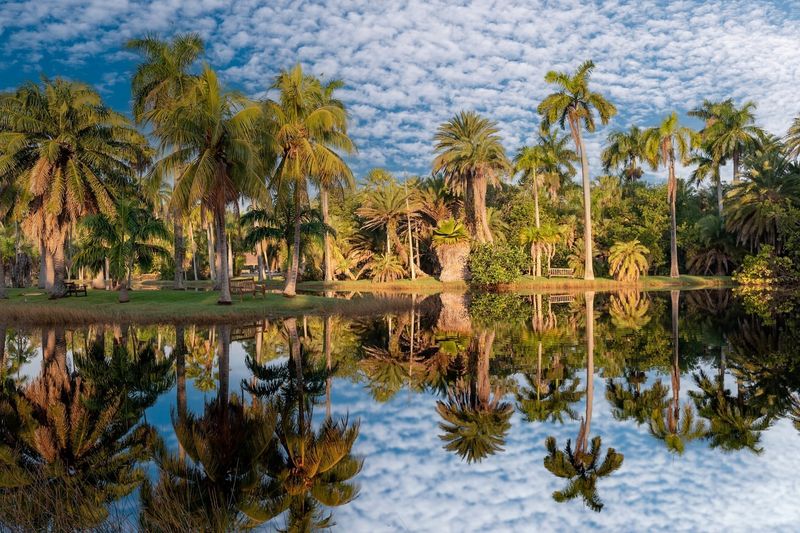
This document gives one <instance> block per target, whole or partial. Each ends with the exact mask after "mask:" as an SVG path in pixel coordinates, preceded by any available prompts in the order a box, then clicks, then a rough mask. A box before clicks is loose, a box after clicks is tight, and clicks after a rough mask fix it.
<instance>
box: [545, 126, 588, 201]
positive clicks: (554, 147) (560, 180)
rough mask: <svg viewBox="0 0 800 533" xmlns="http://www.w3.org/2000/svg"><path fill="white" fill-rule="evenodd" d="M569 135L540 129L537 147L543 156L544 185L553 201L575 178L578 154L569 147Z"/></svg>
mask: <svg viewBox="0 0 800 533" xmlns="http://www.w3.org/2000/svg"><path fill="white" fill-rule="evenodd" d="M569 142H570V136H569V135H559V133H558V130H554V129H540V130H539V138H538V141H537V144H536V146H539V147H540V148H541V150H542V155H543V166H542V170H543V178H542V181H543V184H544V187H545V189H547V192H548V193H549V194H550V198H551V199H555V198H556V194H557V193H558V191H559V189H561V187H563V186H564V185H565V184H567V183H571V182H572V178H573V177H574V176H575V172H576V171H575V165H574V164H573V163H575V162H576V161H578V154H576V153H575V151H574V150H571V149H570V148H568V147H567V144H569Z"/></svg>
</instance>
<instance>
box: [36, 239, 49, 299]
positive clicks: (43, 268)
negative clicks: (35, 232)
mask: <svg viewBox="0 0 800 533" xmlns="http://www.w3.org/2000/svg"><path fill="white" fill-rule="evenodd" d="M38 287H39V288H40V289H46V288H47V247H46V246H45V244H44V239H39V283H38Z"/></svg>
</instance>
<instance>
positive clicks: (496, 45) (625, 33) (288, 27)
mask: <svg viewBox="0 0 800 533" xmlns="http://www.w3.org/2000/svg"><path fill="white" fill-rule="evenodd" d="M799 21H800V7H798V4H797V3H794V2H779V1H770V0H760V1H750V0H716V1H708V2H703V1H700V0H693V1H689V0H685V1H682V2H670V3H664V2H661V1H657V0H645V1H643V2H628V1H623V0H608V1H600V0H595V1H589V2H587V1H579V0H568V1H562V2H546V1H544V0H538V1H520V2H507V1H503V2H501V1H497V2H493V1H473V2H468V3H467V5H460V6H459V5H454V4H451V3H448V2H445V1H443V0H435V1H432V2H422V1H418V0H408V1H406V2H396V3H391V4H386V3H382V2H366V1H357V0H339V1H334V2H305V3H297V2H291V1H289V0H279V1H275V2H271V3H269V4H266V5H265V4H264V3H263V2H258V1H256V0H241V1H236V2H233V3H230V4H229V3H228V2H224V1H221V0H220V1H217V0H205V1H197V0H169V1H160V2H159V1H155V0H118V1H108V0H103V1H94V2H88V3H87V2H79V1H77V0H70V1H63V0H36V1H30V2H28V1H17V2H11V3H6V4H3V5H2V6H0V50H2V52H0V60H2V64H3V71H11V70H13V69H14V68H16V66H19V65H26V64H29V63H30V62H31V61H33V62H34V63H36V62H39V61H48V60H49V61H57V62H59V63H62V65H61V67H60V70H61V71H62V72H63V73H64V74H68V73H69V70H70V68H71V65H75V64H83V65H86V63H87V62H91V63H93V64H94V63H97V62H101V63H102V62H103V61H108V62H109V63H113V62H115V61H119V60H120V55H121V54H120V50H121V44H122V43H123V42H124V40H126V39H128V38H130V37H133V36H137V35H141V34H143V33H145V32H148V31H158V32H162V33H170V32H175V31H185V30H197V31H200V32H201V33H202V34H203V35H204V36H205V37H206V39H207V40H208V42H209V59H210V60H211V61H212V62H213V63H214V64H215V66H217V67H218V68H220V69H221V70H222V71H223V72H224V74H225V76H226V79H227V81H228V82H229V83H231V84H235V85H239V86H241V87H243V88H245V89H246V90H247V91H248V92H250V93H251V94H254V95H256V94H263V92H264V91H265V90H266V88H267V87H268V85H269V82H270V80H271V79H272V77H273V76H274V75H275V74H276V72H277V71H278V70H279V69H281V68H285V67H288V66H291V65H292V64H294V63H295V62H298V61H299V62H301V63H303V64H304V66H305V67H306V68H307V69H309V70H311V71H313V72H315V73H318V74H324V75H326V76H336V77H341V78H343V79H344V80H345V81H346V83H347V90H346V91H343V96H344V97H345V100H346V102H347V103H348V104H349V106H350V109H351V112H352V117H353V128H352V135H353V137H354V138H355V141H356V143H357V144H358V146H359V148H360V155H359V157H358V158H357V159H355V160H354V163H355V164H356V167H357V168H358V170H359V171H361V172H363V171H365V170H366V169H368V168H369V167H371V166H373V165H376V164H385V165H387V166H389V167H390V168H393V169H396V170H402V169H408V170H411V171H417V172H419V171H426V170H427V168H428V162H429V161H430V160H431V159H432V153H431V137H432V135H433V132H434V130H435V128H436V125H437V124H439V123H440V122H442V121H443V120H446V119H447V118H449V117H450V116H452V115H453V114H454V113H455V112H457V111H458V110H459V109H461V108H474V109H476V110H478V111H480V112H482V113H485V114H487V115H488V116H490V117H492V118H494V119H495V120H498V122H499V123H500V126H501V130H502V131H503V133H504V136H505V139H506V145H507V148H508V149H509V150H512V151H513V150H515V149H516V148H518V146H519V144H520V143H522V142H524V141H525V139H529V138H530V137H531V135H532V132H533V129H534V127H535V124H536V122H537V120H538V119H537V116H536V113H535V107H536V104H537V102H538V101H540V100H541V99H542V98H543V97H544V96H545V95H546V94H547V91H548V89H547V87H546V86H545V83H544V81H543V75H544V73H545V72H546V71H547V70H549V69H552V68H555V69H572V68H574V67H575V66H576V65H577V64H578V63H579V62H580V61H582V60H584V59H587V58H592V59H594V60H595V62H596V63H597V71H596V73H595V76H594V86H595V88H596V89H597V90H599V91H601V92H603V93H605V94H606V95H608V96H609V97H610V98H611V99H612V100H613V101H614V102H615V103H616V104H617V107H618V108H619V110H620V117H619V118H618V119H616V120H615V121H614V126H616V127H626V126H627V125H629V124H630V123H632V122H637V123H643V124H645V125H647V124H652V123H653V122H654V121H655V120H657V119H658V118H660V117H662V116H664V115H666V114H667V113H668V112H670V111H672V110H673V109H677V110H678V111H682V112H683V111H686V110H687V109H690V108H692V107H693V106H695V105H697V104H699V103H700V102H701V101H702V99H703V98H725V97H729V96H733V97H735V98H737V99H739V100H745V99H752V100H755V101H757V102H758V103H759V108H758V117H759V120H760V121H761V122H762V123H763V124H764V125H765V126H766V127H767V128H768V129H769V130H771V131H772V132H774V133H777V134H781V133H783V132H784V130H785V129H786V127H787V126H788V124H789V122H790V120H791V118H792V117H793V116H795V115H797V114H798V113H800V105H798V104H797V103H796V92H797V89H796V85H797V83H798V80H800V47H798V46H797V43H798V42H800V29H799V28H800V25H798V22H799ZM37 56H38V57H37ZM119 67H120V66H119V65H109V68H110V69H113V70H116V71H119V70H123V71H124V70H128V69H129V66H128V65H126V66H125V67H122V68H119ZM51 71H52V69H51ZM120 90H121V89H120ZM607 131H608V128H603V129H601V130H600V131H599V132H598V133H597V134H596V135H594V136H590V138H589V143H590V147H591V152H590V155H591V159H592V164H593V166H594V168H596V169H598V171H599V168H598V167H599V165H598V157H599V154H598V147H599V145H600V142H601V141H602V139H603V138H604V137H605V134H606V133H607ZM375 153H382V154H385V155H384V157H385V158H386V159H385V161H383V162H381V161H378V160H371V159H368V158H367V157H366V155H367V154H375ZM409 162H411V164H413V168H408V167H409V164H410V163H409Z"/></svg>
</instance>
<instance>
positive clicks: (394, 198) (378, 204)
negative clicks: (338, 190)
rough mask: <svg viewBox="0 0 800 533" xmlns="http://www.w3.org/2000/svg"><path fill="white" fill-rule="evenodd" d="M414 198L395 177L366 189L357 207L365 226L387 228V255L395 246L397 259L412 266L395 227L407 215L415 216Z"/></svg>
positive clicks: (370, 228)
mask: <svg viewBox="0 0 800 533" xmlns="http://www.w3.org/2000/svg"><path fill="white" fill-rule="evenodd" d="M417 209H418V208H417V205H416V200H415V198H413V192H412V193H409V192H408V190H407V189H405V188H403V187H400V186H399V185H397V183H395V182H394V179H392V180H391V181H389V182H388V183H385V184H382V185H380V186H378V187H371V188H370V189H368V190H367V191H366V192H365V196H364V201H363V203H362V204H361V207H359V208H358V209H357V210H356V214H357V215H358V216H359V217H361V218H362V219H363V221H364V222H363V224H362V227H363V228H364V229H368V230H374V229H379V228H385V229H386V254H385V255H386V256H387V257H389V256H391V255H392V247H393V246H394V249H395V250H397V253H398V255H399V256H400V261H401V262H402V263H403V264H404V265H408V266H409V267H410V266H411V259H410V257H409V254H408V251H407V250H406V247H405V246H403V243H402V241H401V240H400V237H399V235H398V227H399V226H400V224H401V223H406V225H408V223H407V221H408V219H409V218H417Z"/></svg>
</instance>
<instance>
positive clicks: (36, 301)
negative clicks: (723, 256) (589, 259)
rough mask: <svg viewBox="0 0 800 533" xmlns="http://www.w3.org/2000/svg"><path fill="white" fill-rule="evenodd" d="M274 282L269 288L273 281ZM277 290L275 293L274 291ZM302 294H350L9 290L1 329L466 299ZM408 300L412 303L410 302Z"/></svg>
mask: <svg viewBox="0 0 800 533" xmlns="http://www.w3.org/2000/svg"><path fill="white" fill-rule="evenodd" d="M273 283H275V282H273ZM729 286H731V283H730V279H729V278H726V277H701V276H682V277H680V278H678V279H671V278H668V277H651V278H642V279H641V280H640V281H639V282H638V283H634V284H631V283H620V282H617V281H615V280H611V279H596V280H594V281H584V280H580V279H566V280H549V279H546V278H538V279H534V278H522V279H521V280H520V281H519V282H517V283H514V284H513V285H510V286H506V287H503V288H502V289H501V290H503V291H512V290H513V291H515V292H519V293H521V294H530V293H535V292H541V291H546V292H547V291H549V292H552V291H561V292H575V291H586V290H592V291H596V292H606V291H618V290H670V289H701V288H724V287H729ZM276 288H277V286H276ZM298 289H299V290H301V291H326V290H327V291H332V292H351V293H353V295H352V297H350V298H334V297H332V296H321V295H316V294H298V295H297V296H296V297H294V298H285V297H283V296H282V295H281V294H277V293H269V294H267V295H266V296H264V297H262V296H256V297H252V296H245V297H244V298H242V299H235V300H234V304H233V305H231V306H219V305H216V301H217V293H216V292H213V291H204V292H199V291H193V290H188V291H172V290H139V291H133V292H132V293H131V301H130V302H128V303H126V304H120V303H118V302H117V293H116V292H107V291H102V290H95V291H92V290H90V291H89V295H88V296H87V297H70V298H62V299H60V300H48V299H47V296H46V295H45V294H44V293H43V292H42V291H39V290H37V289H9V290H8V295H9V298H8V299H6V300H0V322H2V323H6V324H26V325H83V324H89V323H105V324H112V323H127V322H137V323H195V324H212V323H220V322H225V323H230V322H240V321H247V320H256V319H261V318H281V317H287V316H297V315H301V314H305V315H318V316H328V315H344V316H357V315H368V314H372V313H379V312H390V311H396V310H403V309H407V308H409V306H411V305H414V304H415V303H421V302H424V301H425V297H426V296H430V295H434V294H437V293H440V292H464V291H466V290H467V289H468V287H467V285H466V284H463V283H441V282H439V281H437V280H435V279H433V278H424V279H421V280H416V281H410V280H402V281H398V282H393V283H373V282H371V281H368V280H362V281H355V282H348V281H345V282H335V283H329V284H324V283H322V282H306V283H301V284H299V286H298ZM411 295H414V296H416V297H417V298H411V297H410V296H411Z"/></svg>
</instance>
